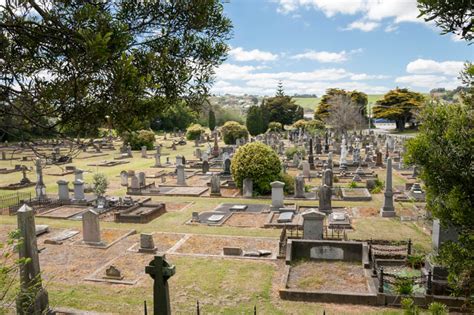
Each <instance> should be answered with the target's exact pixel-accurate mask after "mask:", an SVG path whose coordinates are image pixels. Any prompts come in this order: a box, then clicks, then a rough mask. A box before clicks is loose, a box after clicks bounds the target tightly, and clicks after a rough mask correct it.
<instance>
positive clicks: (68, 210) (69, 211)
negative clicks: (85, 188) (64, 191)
mask: <svg viewBox="0 0 474 315" xmlns="http://www.w3.org/2000/svg"><path fill="white" fill-rule="evenodd" d="M87 209H88V207H87V206H77V205H64V206H60V207H57V208H53V209H50V210H47V211H45V212H42V213H39V214H37V215H36V216H37V217H42V218H51V219H71V218H73V217H76V216H78V215H80V214H82V213H83V212H84V211H86V210H87Z"/></svg>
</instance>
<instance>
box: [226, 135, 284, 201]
mask: <svg viewBox="0 0 474 315" xmlns="http://www.w3.org/2000/svg"><path fill="white" fill-rule="evenodd" d="M231 172H232V176H233V178H234V180H235V182H236V184H237V186H238V187H240V188H242V184H243V181H244V179H245V178H251V179H252V180H253V188H254V191H255V192H256V193H257V194H261V195H263V194H268V193H269V192H270V191H271V186H270V183H271V182H273V181H275V180H279V179H281V176H280V172H281V163H280V159H279V158H278V155H277V154H276V153H275V151H273V150H272V149H271V148H270V147H269V146H267V145H265V144H263V143H260V142H251V143H247V144H245V145H243V146H241V147H240V148H239V149H238V150H237V152H236V153H235V155H234V158H233V159H232V164H231Z"/></svg>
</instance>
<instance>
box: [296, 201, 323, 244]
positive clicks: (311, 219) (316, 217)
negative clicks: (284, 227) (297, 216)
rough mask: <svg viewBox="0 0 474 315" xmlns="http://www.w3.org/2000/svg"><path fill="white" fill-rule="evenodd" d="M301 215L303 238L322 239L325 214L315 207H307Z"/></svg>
mask: <svg viewBox="0 0 474 315" xmlns="http://www.w3.org/2000/svg"><path fill="white" fill-rule="evenodd" d="M301 216H302V217H303V239H306V240H322V239H323V233H324V218H325V217H326V215H325V214H324V213H322V212H320V211H317V210H316V209H309V210H308V211H306V212H304V213H303V214H302V215H301Z"/></svg>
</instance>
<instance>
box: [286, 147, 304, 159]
mask: <svg viewBox="0 0 474 315" xmlns="http://www.w3.org/2000/svg"><path fill="white" fill-rule="evenodd" d="M295 153H297V154H298V155H299V156H300V157H301V158H304V157H305V156H304V155H305V151H304V148H302V147H291V148H288V149H286V150H285V155H286V158H287V159H288V160H291V159H293V155H295Z"/></svg>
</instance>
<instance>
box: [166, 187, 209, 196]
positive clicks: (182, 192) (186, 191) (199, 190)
mask: <svg viewBox="0 0 474 315" xmlns="http://www.w3.org/2000/svg"><path fill="white" fill-rule="evenodd" d="M163 188H165V187H160V188H159V189H160V194H162V195H165V196H189V197H199V196H200V195H202V194H203V193H205V192H206V191H207V190H208V189H209V188H208V187H168V188H170V189H169V190H165V191H162V189H163Z"/></svg>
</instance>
